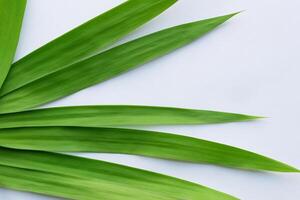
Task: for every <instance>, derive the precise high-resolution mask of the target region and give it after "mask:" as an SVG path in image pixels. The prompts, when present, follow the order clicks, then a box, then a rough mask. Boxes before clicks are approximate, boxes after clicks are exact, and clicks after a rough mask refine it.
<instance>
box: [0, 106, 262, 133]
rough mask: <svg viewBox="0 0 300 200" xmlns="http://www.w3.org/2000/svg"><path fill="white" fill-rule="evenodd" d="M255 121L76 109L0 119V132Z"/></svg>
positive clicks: (198, 113)
mask: <svg viewBox="0 0 300 200" xmlns="http://www.w3.org/2000/svg"><path fill="white" fill-rule="evenodd" d="M255 119H257V117H255V116H249V115H242V114H234V113H225V112H215V111H207V110H192V109H183V108H168V107H152V106H122V105H120V106H118V105H111V106H109V105H106V106H75V107H57V108H46V109H37V110H29V111H23V112H17V113H9V114H2V115H0V128H13V127H33V126H85V127H102V126H127V125H176V124H214V123H228V122H240V121H249V120H255Z"/></svg>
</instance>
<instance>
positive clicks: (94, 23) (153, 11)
mask: <svg viewBox="0 0 300 200" xmlns="http://www.w3.org/2000/svg"><path fill="white" fill-rule="evenodd" d="M1 1H3V0H1ZM6 1H7V2H11V1H13V2H16V3H17V2H18V3H19V2H20V0H6ZM22 1H23V0H22ZM22 1H21V2H22ZM175 2H176V0H160V1H156V0H148V1H143V0H129V1H126V2H125V3H123V4H121V5H120V6H118V7H116V8H114V9H112V10H110V11H108V12H106V13H104V14H102V15H100V16H98V17H96V18H94V19H92V20H90V21H89V22H87V23H85V24H83V25H81V26H79V27H77V28H75V29H74V30H72V31H70V32H68V33H66V34H64V35H63V36H61V37H59V38H57V39H55V40H53V41H52V42H50V43H48V44H46V45H45V46H43V47H41V48H39V49H37V50H36V51H34V52H32V53H31V54H29V55H27V56H25V57H24V58H22V59H21V60H19V61H18V62H16V63H15V64H13V66H12V68H11V71H10V73H9V75H8V78H7V81H6V82H5V84H4V85H3V90H2V91H1V96H3V95H5V94H7V93H9V92H11V91H13V90H15V89H17V88H20V87H22V86H24V85H26V84H28V83H30V82H32V81H34V80H37V79H39V78H41V77H44V76H46V75H48V74H51V73H53V72H55V71H59V70H61V69H64V68H66V67H67V66H69V65H71V64H74V63H76V62H78V61H80V60H83V59H85V58H87V57H90V56H92V55H95V54H96V53H98V52H99V51H100V50H102V49H104V48H105V47H107V46H109V45H111V44H113V43H114V42H116V41H117V40H119V39H120V38H122V37H123V36H125V35H127V34H128V33H130V32H131V31H133V30H135V29H136V28H138V27H139V26H141V25H142V24H144V23H146V22H148V21H149V20H151V19H152V18H154V17H155V16H157V15H159V14H160V13H162V12H163V11H164V10H166V9H167V8H169V7H170V6H171V5H173V4H174V3H175ZM5 23H6V22H5Z"/></svg>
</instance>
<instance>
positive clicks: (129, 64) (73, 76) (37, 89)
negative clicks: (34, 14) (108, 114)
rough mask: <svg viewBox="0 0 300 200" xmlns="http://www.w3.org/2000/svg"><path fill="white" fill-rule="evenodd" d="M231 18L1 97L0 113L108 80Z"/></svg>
mask: <svg viewBox="0 0 300 200" xmlns="http://www.w3.org/2000/svg"><path fill="white" fill-rule="evenodd" d="M233 15H235V14H231V15H226V16H221V17H217V18H212V19H207V20H202V21H198V22H194V23H189V24H184V25H180V26H177V27H173V28H170V29H166V30H163V31H160V32H157V33H154V34H151V35H148V36H145V37H142V38H140V39H137V40H134V41H132V42H129V43H126V44H123V45H121V46H118V47H116V48H113V49H111V50H108V51H106V52H103V53H101V54H99V55H96V56H94V57H91V58H89V59H87V60H84V61H82V62H79V63H76V64H74V65H71V66H69V67H67V68H65V69H63V70H60V71H57V72H55V73H52V74H50V75H48V76H45V77H43V78H41V79H39V80H36V81H34V82H32V83H29V84H27V85H25V86H24V87H22V88H20V89H18V90H15V91H13V92H11V93H9V94H7V95H6V96H3V97H2V98H1V99H0V112H1V113H7V112H14V111H20V110H25V109H29V108H33V107H36V106H39V105H42V104H45V103H48V102H51V101H54V100H57V99H59V98H62V97H65V96H67V95H70V94H72V93H75V92H77V91H79V90H82V89H84V88H87V87H89V86H92V85H95V84H97V83H100V82H103V81H105V80H108V79H110V78H112V77H115V76H117V75H120V74H122V73H124V72H127V71H128V70H131V69H134V68H136V67H137V66H139V65H141V64H144V63H146V62H149V61H151V60H153V59H156V58H158V57H160V56H163V55H165V54H167V53H169V52H171V51H173V50H175V49H177V48H179V47H182V46H184V45H186V44H188V43H190V42H192V41H194V40H195V39H197V38H199V37H200V36H203V35H204V34H206V33H208V32H209V31H211V30H213V29H214V28H216V27H217V26H218V25H220V24H222V23H224V22H225V21H226V20H228V19H229V18H231V17H232V16H233ZM22 76H23V75H22ZM17 77H19V76H17Z"/></svg>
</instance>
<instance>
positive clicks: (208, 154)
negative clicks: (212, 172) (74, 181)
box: [0, 127, 299, 172]
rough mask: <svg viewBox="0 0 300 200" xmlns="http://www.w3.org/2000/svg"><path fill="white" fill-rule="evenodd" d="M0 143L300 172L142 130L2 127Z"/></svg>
mask: <svg viewBox="0 0 300 200" xmlns="http://www.w3.org/2000/svg"><path fill="white" fill-rule="evenodd" d="M0 146H5V147H10V148H17V149H26V150H42V151H53V152H102V153H103V152H104V153H124V154H135V155H142V156H150V157H157V158H163V159H171V160H179V161H187V162H197V163H210V164H215V165H221V166H227V167H234V168H242V169H247V170H269V171H279V172H299V171H298V170H297V169H295V168H293V167H290V166H288V165H286V164H284V163H281V162H278V161H275V160H272V159H270V158H267V157H264V156H261V155H258V154H255V153H252V152H249V151H245V150H242V149H239V148H235V147H231V146H227V145H223V144H219V143H215V142H210V141H206V140H200V139H195V138H190V137H184V136H179V135H172V134H167V133H159V132H150V131H142V130H130V129H117V128H80V127H41V128H16V129H0Z"/></svg>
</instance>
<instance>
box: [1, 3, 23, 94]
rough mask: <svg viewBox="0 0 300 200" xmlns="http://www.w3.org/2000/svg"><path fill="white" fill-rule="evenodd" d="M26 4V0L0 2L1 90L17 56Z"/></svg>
mask: <svg viewBox="0 0 300 200" xmlns="http://www.w3.org/2000/svg"><path fill="white" fill-rule="evenodd" d="M26 3H27V1H26V0H0V19H1V20H0V44H1V46H2V47H1V48H0V59H1V60H0V88H1V87H2V85H3V83H4V81H5V79H6V76H7V74H8V72H9V69H10V66H11V64H12V62H13V59H14V56H15V51H16V49H17V45H18V42H19V36H20V32H21V27H22V21H23V16H24V13H25V8H26Z"/></svg>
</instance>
